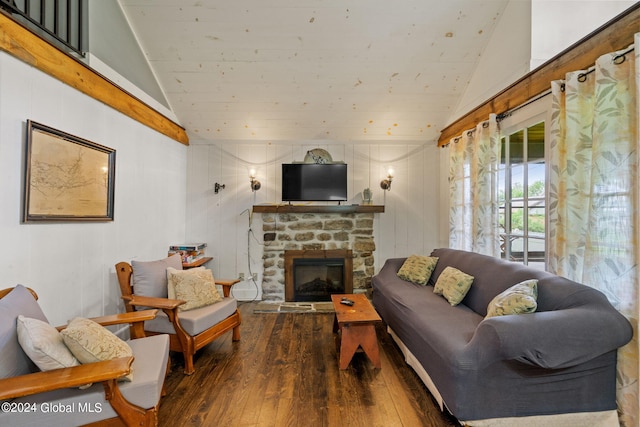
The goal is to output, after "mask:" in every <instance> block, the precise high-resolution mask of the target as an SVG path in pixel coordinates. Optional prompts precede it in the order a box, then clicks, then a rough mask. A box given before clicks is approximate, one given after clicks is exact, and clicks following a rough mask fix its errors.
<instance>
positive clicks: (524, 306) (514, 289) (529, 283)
mask: <svg viewBox="0 0 640 427" xmlns="http://www.w3.org/2000/svg"><path fill="white" fill-rule="evenodd" d="M537 299H538V281H537V280H536V279H530V280H525V281H524V282H520V283H518V284H517V285H513V286H511V287H510V288H509V289H507V290H505V291H503V292H501V293H500V294H498V295H496V296H495V297H494V298H493V299H492V300H491V302H490V303H489V305H488V306H487V316H486V317H485V319H488V318H489V317H494V316H505V315H507V314H523V313H533V312H534V311H536V309H537V308H538V302H537Z"/></svg>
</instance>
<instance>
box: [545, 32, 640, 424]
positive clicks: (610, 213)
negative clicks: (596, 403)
mask: <svg viewBox="0 0 640 427" xmlns="http://www.w3.org/2000/svg"><path fill="white" fill-rule="evenodd" d="M639 42H640V33H638V34H636V37H635V46H638V45H639ZM639 64H640V55H639V54H638V51H637V50H633V47H630V48H629V49H625V50H622V51H619V52H613V53H610V54H607V55H603V56H601V57H600V58H599V59H598V61H597V62H596V64H595V67H594V68H593V69H591V70H588V71H575V72H571V73H568V74H567V75H566V79H565V80H564V81H555V82H553V83H552V88H551V91H552V98H553V99H552V121H551V125H550V132H551V134H550V139H551V140H550V150H549V169H550V175H549V213H548V216H549V250H548V252H549V269H550V270H551V271H552V272H554V273H556V274H560V275H563V276H565V277H568V278H570V279H573V280H575V281H578V282H581V283H585V284H587V285H589V286H592V287H594V288H597V289H599V290H601V291H602V292H603V293H605V294H606V295H607V297H608V298H609V300H610V301H611V303H612V304H613V305H614V306H615V307H616V308H617V309H618V310H619V311H620V312H622V313H623V314H624V315H625V316H626V317H627V318H628V319H629V320H630V321H631V323H632V325H633V326H634V330H635V331H636V333H635V334H634V339H633V341H632V342H631V343H630V344H628V345H626V346H625V347H623V348H622V349H621V350H620V351H619V353H618V392H617V398H618V408H619V410H620V413H621V415H620V420H621V423H622V425H624V426H637V425H638V423H639V422H640V420H639V419H638V417H639V414H638V411H639V408H638V398H639V394H638V391H639V390H638V370H639V361H638V341H637V330H638V310H639V307H638V306H639V301H638V295H639V294H638V280H639V279H640V277H639V276H638V262H639V260H640V248H639V247H638V245H639V243H640V242H639V237H640V212H639V210H638V203H639V194H640V183H639V182H638V148H639V145H640V140H639V136H638V135H639V126H640V124H639V120H638V115H639V114H640V113H639V111H640V110H639V109H638V103H639V102H640V101H639V99H640V96H639V93H638V92H639V91H638V87H640V71H639V68H640V67H638V65H639Z"/></svg>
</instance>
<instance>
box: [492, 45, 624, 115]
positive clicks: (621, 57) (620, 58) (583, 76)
mask: <svg viewBox="0 0 640 427" xmlns="http://www.w3.org/2000/svg"><path fill="white" fill-rule="evenodd" d="M634 50H635V46H632V47H630V48H629V49H627V50H626V51H624V52H622V53H620V54H618V55H616V56H614V57H613V59H612V60H611V62H613V63H614V64H616V65H620V64H622V63H623V62H624V61H625V60H626V58H627V54H629V53H631V52H633V51H634ZM595 70H596V69H595V64H594V66H593V67H590V69H589V70H588V71H585V72H584V73H580V74H579V75H578V81H579V82H581V83H582V82H584V81H586V80H587V76H588V75H589V74H591V73H593V72H594V71H595ZM550 94H551V89H549V90H547V91H545V92H542V93H541V94H540V95H538V96H536V97H535V98H533V99H530V100H529V101H527V102H525V103H524V104H521V105H518V106H517V107H514V108H512V109H510V110H507V111H505V112H503V113H500V114H498V115H497V116H496V120H497V121H501V120H504V119H506V118H507V117H509V116H511V114H513V113H514V112H516V111H518V110H519V109H521V108H524V107H526V106H527V105H529V104H532V103H534V102H536V101H538V100H540V99H542V98H544V97H545V96H547V95H550Z"/></svg>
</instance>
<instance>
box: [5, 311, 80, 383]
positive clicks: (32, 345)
mask: <svg viewBox="0 0 640 427" xmlns="http://www.w3.org/2000/svg"><path fill="white" fill-rule="evenodd" d="M17 331H18V341H19V342H20V346H21V347H22V350H24V352H25V353H26V354H27V356H29V358H30V359H31V360H32V361H33V363H35V364H36V366H37V367H38V368H40V370H41V371H50V370H52V369H60V368H69V367H71V366H77V365H79V364H80V362H78V359H76V358H75V357H74V356H73V354H71V351H69V349H68V348H67V346H66V345H65V343H64V340H63V339H62V335H60V332H58V330H57V329H56V328H54V327H53V326H51V325H50V324H49V323H47V322H43V321H42V320H39V319H32V318H30V317H24V316H23V315H19V316H18V322H17Z"/></svg>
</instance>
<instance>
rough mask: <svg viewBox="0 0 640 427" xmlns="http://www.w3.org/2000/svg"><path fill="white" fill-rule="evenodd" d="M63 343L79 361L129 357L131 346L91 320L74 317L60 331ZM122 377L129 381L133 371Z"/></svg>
mask: <svg viewBox="0 0 640 427" xmlns="http://www.w3.org/2000/svg"><path fill="white" fill-rule="evenodd" d="M60 334H61V335H62V338H63V339H64V343H65V344H66V345H67V347H68V348H69V350H70V351H71V353H73V355H74V356H75V357H76V358H77V359H78V360H79V361H80V362H81V363H94V362H101V361H103V360H110V359H115V358H118V357H129V356H132V355H133V353H132V351H131V347H129V346H128V345H127V343H126V342H124V341H122V340H121V339H120V338H118V337H117V336H116V335H115V334H113V333H112V332H111V331H109V330H108V329H107V328H105V327H103V326H101V325H99V324H98V323H96V322H94V321H93V320H89V319H84V318H82V317H76V318H75V319H73V320H72V321H71V322H69V324H68V325H67V327H66V328H65V329H63V330H62V332H60ZM123 379H126V380H128V381H131V380H132V379H133V373H131V374H129V375H127V376H125V377H124V378H123Z"/></svg>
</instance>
